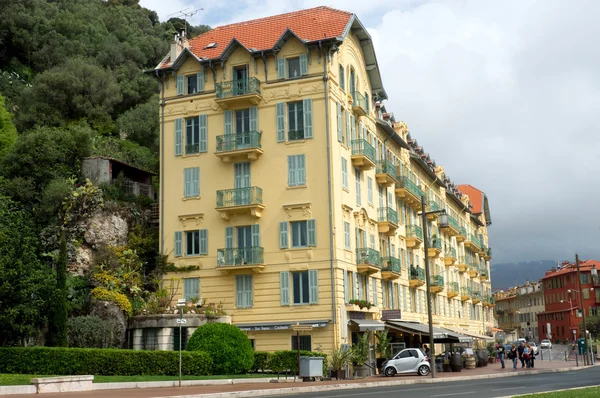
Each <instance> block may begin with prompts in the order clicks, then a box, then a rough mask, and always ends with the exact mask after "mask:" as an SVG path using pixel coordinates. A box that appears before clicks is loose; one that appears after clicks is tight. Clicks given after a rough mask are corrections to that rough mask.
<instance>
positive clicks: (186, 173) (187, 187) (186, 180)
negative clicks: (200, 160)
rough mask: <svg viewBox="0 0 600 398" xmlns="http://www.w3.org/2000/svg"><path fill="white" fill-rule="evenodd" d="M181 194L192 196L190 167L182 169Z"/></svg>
mask: <svg viewBox="0 0 600 398" xmlns="http://www.w3.org/2000/svg"><path fill="white" fill-rule="evenodd" d="M183 196H184V197H186V198H187V197H188V196H192V169H183Z"/></svg>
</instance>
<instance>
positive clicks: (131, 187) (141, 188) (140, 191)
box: [124, 180, 154, 199]
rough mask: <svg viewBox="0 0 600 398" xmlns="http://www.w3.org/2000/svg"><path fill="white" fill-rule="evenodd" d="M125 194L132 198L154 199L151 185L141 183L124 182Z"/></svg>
mask: <svg viewBox="0 0 600 398" xmlns="http://www.w3.org/2000/svg"><path fill="white" fill-rule="evenodd" d="M124 188H125V193H126V194H128V195H132V196H140V195H143V196H147V197H149V198H150V199H154V187H153V186H152V185H151V184H144V183H143V182H137V181H131V180H125V182H124Z"/></svg>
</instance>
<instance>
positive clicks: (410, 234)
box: [406, 225, 423, 249]
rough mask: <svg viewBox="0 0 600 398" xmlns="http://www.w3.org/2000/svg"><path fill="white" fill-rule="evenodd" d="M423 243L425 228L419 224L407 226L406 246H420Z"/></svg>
mask: <svg viewBox="0 0 600 398" xmlns="http://www.w3.org/2000/svg"><path fill="white" fill-rule="evenodd" d="M421 243H423V229H422V228H421V227H419V226H418V225H407V226H406V247H408V248H409V249H411V248H418V247H419V246H421Z"/></svg>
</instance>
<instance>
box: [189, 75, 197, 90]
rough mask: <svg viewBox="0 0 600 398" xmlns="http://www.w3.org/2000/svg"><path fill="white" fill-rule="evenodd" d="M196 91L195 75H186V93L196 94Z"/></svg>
mask: <svg viewBox="0 0 600 398" xmlns="http://www.w3.org/2000/svg"><path fill="white" fill-rule="evenodd" d="M197 92H198V78H197V77H196V75H194V76H188V77H187V93H188V94H196V93H197Z"/></svg>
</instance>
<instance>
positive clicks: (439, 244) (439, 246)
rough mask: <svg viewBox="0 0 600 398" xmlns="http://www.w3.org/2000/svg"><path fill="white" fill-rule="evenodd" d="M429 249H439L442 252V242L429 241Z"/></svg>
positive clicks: (437, 240) (436, 240) (434, 239)
mask: <svg viewBox="0 0 600 398" xmlns="http://www.w3.org/2000/svg"><path fill="white" fill-rule="evenodd" d="M429 248H430V249H438V250H439V251H442V241H441V240H439V239H436V238H433V239H431V240H429Z"/></svg>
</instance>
